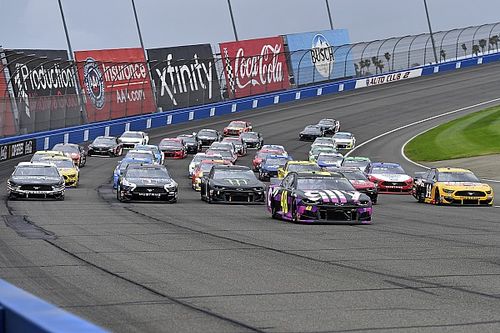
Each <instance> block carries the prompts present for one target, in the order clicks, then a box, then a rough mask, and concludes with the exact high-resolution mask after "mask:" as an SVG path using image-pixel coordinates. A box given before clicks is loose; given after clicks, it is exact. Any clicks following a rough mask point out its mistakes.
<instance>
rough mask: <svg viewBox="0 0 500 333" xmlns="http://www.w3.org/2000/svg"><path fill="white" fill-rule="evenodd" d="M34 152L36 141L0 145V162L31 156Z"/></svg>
mask: <svg viewBox="0 0 500 333" xmlns="http://www.w3.org/2000/svg"><path fill="white" fill-rule="evenodd" d="M35 151H36V140H35V139H30V140H25V141H19V142H13V143H8V144H4V145H0V161H6V160H10V159H12V158H16V157H20V156H24V155H29V154H33V153H34V152H35Z"/></svg>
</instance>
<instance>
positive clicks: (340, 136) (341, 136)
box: [333, 133, 351, 140]
mask: <svg viewBox="0 0 500 333" xmlns="http://www.w3.org/2000/svg"><path fill="white" fill-rule="evenodd" d="M333 138H334V139H349V140H350V139H351V134H347V133H337V134H335V135H334V136H333Z"/></svg>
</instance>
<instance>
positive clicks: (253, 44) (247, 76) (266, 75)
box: [219, 36, 290, 98]
mask: <svg viewBox="0 0 500 333" xmlns="http://www.w3.org/2000/svg"><path fill="white" fill-rule="evenodd" d="M219 46H220V52H221V57H222V65H223V69H224V75H225V77H226V89H227V91H228V95H229V97H230V98H239V97H245V96H251V95H256V94H262V93H266V92H271V91H277V90H283V89H287V88H289V87H290V81H289V76H288V67H287V62H286V55H285V47H284V44H283V38H282V37H280V36H278V37H269V38H261V39H250V40H242V41H237V42H228V43H220V44H219Z"/></svg>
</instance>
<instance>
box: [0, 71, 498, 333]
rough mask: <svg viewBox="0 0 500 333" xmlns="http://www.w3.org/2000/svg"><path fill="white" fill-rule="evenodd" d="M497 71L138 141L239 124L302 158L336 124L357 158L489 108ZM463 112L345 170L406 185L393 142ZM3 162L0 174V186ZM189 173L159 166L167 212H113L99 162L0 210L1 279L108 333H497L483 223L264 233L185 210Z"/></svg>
mask: <svg viewBox="0 0 500 333" xmlns="http://www.w3.org/2000/svg"><path fill="white" fill-rule="evenodd" d="M499 72H500V65H499V64H493V65H484V66H480V67H477V68H473V69H465V70H461V71H458V72H456V73H450V74H442V75H438V76H433V77H426V78H420V79H416V80H411V81H408V82H401V83H397V84H391V85H386V86H379V87H373V88H367V89H362V90H359V91H355V92H348V93H344V94H339V95H335V96H324V97H321V98H317V99H314V100H307V101H303V102H297V103H290V104H287V105H282V106H276V107H271V108H267V109H262V110H254V111H251V112H246V113H240V114H234V115H229V116H225V117H216V118H213V119H209V120H203V121H195V122H190V123H188V124H182V125H177V126H169V127H167V128H164V129H157V130H154V131H152V132H151V137H152V141H153V142H154V143H157V142H159V140H160V139H161V138H162V137H166V136H173V135H177V134H180V133H185V132H192V131H194V130H198V129H200V128H203V127H213V128H219V129H222V127H223V126H224V125H225V124H226V123H227V122H228V121H229V120H230V119H237V118H242V119H249V120H251V121H252V122H253V125H254V128H255V129H256V130H258V131H261V132H262V133H263V134H264V137H265V141H266V143H275V144H283V145H285V146H286V147H287V149H288V151H289V152H290V154H291V155H292V156H293V157H294V158H295V159H301V158H305V157H306V153H307V151H308V147H309V143H305V142H300V141H299V140H298V132H299V131H300V130H301V129H302V128H303V127H304V126H305V125H306V124H309V123H316V122H317V121H318V120H319V119H321V118H324V117H335V118H337V119H339V120H340V121H341V128H342V129H343V130H348V131H352V132H353V133H354V134H355V135H356V136H357V140H358V143H361V142H363V141H366V140H368V139H370V138H372V137H374V136H376V135H379V134H381V133H384V132H386V131H389V130H392V129H394V128H397V127H398V126H402V125H406V124H408V123H411V122H413V121H417V120H421V119H424V118H427V117H430V116H434V115H437V114H441V113H444V112H447V111H451V110H455V109H458V108H462V107H465V106H469V105H473V104H476V103H479V102H483V101H487V100H492V99H495V98H498V97H500V89H499V87H500V75H498V73H499ZM475 109H479V107H477V108H471V109H468V110H467V111H464V112H460V113H456V114H453V115H450V116H447V117H443V118H437V119H434V120H432V121H429V122H425V123H421V124H419V125H415V126H412V127H410V128H406V129H404V130H401V131H397V132H394V133H392V134H390V135H387V136H384V137H382V138H380V139H379V140H376V141H373V142H371V143H370V144H367V145H365V146H363V147H361V148H360V149H358V150H357V151H356V152H355V154H354V155H360V156H369V157H370V158H372V160H380V161H396V162H401V163H402V164H403V165H404V166H405V167H406V168H407V171H409V172H414V171H417V170H418V168H417V167H416V166H414V165H412V164H409V163H408V162H406V161H405V160H404V159H403V158H402V156H401V153H400V149H401V146H402V145H403V144H404V142H405V141H406V140H408V138H410V137H412V136H413V135H415V134H416V133H418V132H420V131H423V130H425V129H427V128H429V127H432V126H434V125H436V124H438V123H442V122H444V121H447V120H450V119H453V118H456V117H459V116H461V115H463V114H465V113H467V112H472V111H474V110H475ZM252 155H253V154H252V152H250V153H249V155H248V156H247V157H245V158H242V159H241V160H239V161H238V164H243V165H249V163H250V160H251V156H252ZM17 162H18V161H9V162H7V163H4V164H2V165H1V169H0V178H1V181H2V183H3V184H5V181H6V180H7V178H8V176H9V175H10V173H11V171H12V168H13V166H14V165H15V164H16V163H17ZM188 162H189V160H188V159H186V160H181V161H168V162H167V166H168V168H169V170H170V172H171V174H172V175H173V176H174V178H175V179H176V180H177V182H178V183H179V184H180V200H179V202H178V203H177V204H156V203H119V202H118V201H117V200H116V195H115V193H114V192H113V191H112V187H111V175H112V171H113V168H114V166H115V165H116V163H117V159H110V158H90V159H89V161H88V164H87V166H86V167H85V168H83V169H82V170H81V185H80V187H79V188H77V189H70V190H68V192H67V195H66V200H65V201H64V202H54V201H13V202H6V201H5V200H3V201H2V204H1V205H0V210H1V214H2V215H3V217H4V220H5V221H6V223H5V225H4V224H2V225H1V226H0V277H1V278H4V279H6V280H7V281H9V282H11V283H14V284H15V285H17V286H19V287H21V288H24V289H26V290H28V291H30V292H32V293H34V294H36V295H38V296H40V297H42V298H44V299H46V300H48V301H50V302H52V303H55V304H56V305H58V306H61V307H63V308H64V309H67V310H69V311H71V312H73V313H76V314H78V315H80V316H82V317H84V318H87V319H89V320H91V321H93V322H95V323H97V324H99V325H102V326H103V327H105V328H107V329H109V330H111V331H115V332H252V331H254V332H498V331H499V330H500V210H499V209H498V208H486V207H480V208H474V207H441V206H431V205H423V204H418V203H416V201H415V200H414V199H413V198H412V197H410V196H399V195H383V196H382V197H381V198H380V200H379V204H378V205H376V206H375V209H374V221H373V222H374V223H373V225H363V226H349V225H296V224H290V223H286V222H280V221H276V220H273V219H271V218H270V216H269V214H267V212H266V211H265V209H264V207H263V206H245V205H238V206H227V205H209V204H207V203H205V202H202V201H200V199H199V194H198V193H195V192H194V191H192V190H191V189H190V186H189V180H188V178H187V177H186V173H187V164H188ZM495 187H496V190H497V196H498V195H499V193H500V188H499V187H498V186H497V185H495ZM4 198H5V196H4ZM23 219H24V220H27V221H30V222H31V223H32V224H28V225H26V224H25V223H23ZM7 224H9V225H11V226H14V227H16V228H17V231H15V230H14V229H13V228H11V227H7ZM20 234H22V235H23V236H20Z"/></svg>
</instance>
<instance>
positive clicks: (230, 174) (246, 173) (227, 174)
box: [213, 169, 257, 180]
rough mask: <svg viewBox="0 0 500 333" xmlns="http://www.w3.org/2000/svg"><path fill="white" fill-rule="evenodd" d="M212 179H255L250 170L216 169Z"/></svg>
mask: <svg viewBox="0 0 500 333" xmlns="http://www.w3.org/2000/svg"><path fill="white" fill-rule="evenodd" d="M213 179H248V180H256V179H257V178H255V174H254V173H253V171H252V170H231V169H226V170H216V171H215V172H214V175H213Z"/></svg>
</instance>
